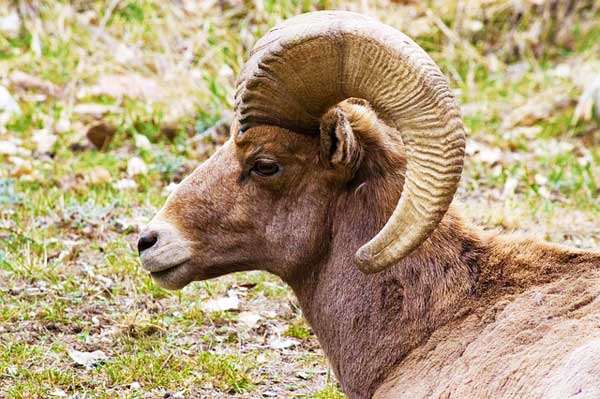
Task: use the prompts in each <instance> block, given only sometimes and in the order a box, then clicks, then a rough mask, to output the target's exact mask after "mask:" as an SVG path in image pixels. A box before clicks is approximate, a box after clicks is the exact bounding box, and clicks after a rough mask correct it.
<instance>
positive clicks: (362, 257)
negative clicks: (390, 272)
mask: <svg viewBox="0 0 600 399" xmlns="http://www.w3.org/2000/svg"><path fill="white" fill-rule="evenodd" d="M354 263H356V266H358V269H359V270H360V271H361V272H363V273H364V274H374V273H378V272H380V271H382V270H383V269H385V268H386V266H387V264H379V262H377V261H376V260H375V257H374V256H373V255H371V251H369V248H368V246H367V245H364V246H362V247H360V248H359V249H358V251H356V254H355V255H354Z"/></svg>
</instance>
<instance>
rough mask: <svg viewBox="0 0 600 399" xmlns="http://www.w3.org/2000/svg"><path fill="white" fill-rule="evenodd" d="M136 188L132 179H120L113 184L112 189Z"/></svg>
mask: <svg viewBox="0 0 600 399" xmlns="http://www.w3.org/2000/svg"><path fill="white" fill-rule="evenodd" d="M137 186H138V185H137V183H136V182H135V180H132V179H121V180H119V181H117V182H115V183H113V187H114V188H115V189H117V190H135V189H136V188H137Z"/></svg>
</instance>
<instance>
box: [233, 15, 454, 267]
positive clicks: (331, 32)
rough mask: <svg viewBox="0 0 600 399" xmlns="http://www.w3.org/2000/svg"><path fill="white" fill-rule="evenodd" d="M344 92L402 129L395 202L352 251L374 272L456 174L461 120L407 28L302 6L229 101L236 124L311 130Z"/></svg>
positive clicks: (409, 239)
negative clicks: (403, 159)
mask: <svg viewBox="0 0 600 399" xmlns="http://www.w3.org/2000/svg"><path fill="white" fill-rule="evenodd" d="M349 97H358V98H363V99H365V100H367V101H368V102H369V103H370V104H371V106H372V107H373V109H374V110H375V112H376V113H377V115H378V116H379V117H380V118H382V119H383V120H384V121H386V123H388V124H389V125H390V126H393V127H394V128H396V129H397V130H398V131H399V132H400V134H401V136H402V140H403V141H404V144H405V147H406V153H407V172H406V183H405V185H404V189H403V191H402V195H401V197H400V200H399V201H398V204H397V205H396V209H395V210H394V212H393V214H392V215H391V217H390V219H389V220H388V221H387V223H386V225H385V226H384V227H383V229H382V230H381V231H380V232H379V233H378V234H377V235H376V236H375V237H374V238H372V239H371V240H370V241H369V242H368V243H366V244H365V245H364V246H362V247H361V248H360V249H359V250H358V251H357V253H356V255H355V261H356V262H357V264H358V266H359V268H360V269H361V270H362V271H363V272H365V273H374V272H378V271H380V270H383V269H384V268H385V267H387V266H391V265H392V264H394V263H396V262H397V261H398V260H400V259H402V258H403V257H405V256H407V255H408V254H409V253H411V252H412V251H413V250H414V249H416V248H417V247H418V246H419V245H420V244H421V243H422V242H423V241H425V240H426V239H427V237H428V236H429V235H430V234H431V233H432V231H433V230H434V229H435V228H436V227H437V225H438V224H439V222H440V221H441V219H442V217H443V216H444V214H445V213H446V211H447V209H448V206H449V205H450V202H451V201H452V197H453V196H454V193H455V191H456V188H457V186H458V182H459V180H460V175H461V172H462V167H463V158H464V146H465V134H464V127H463V124H462V119H461V116H460V111H459V107H458V104H457V101H456V99H455V97H454V95H453V93H452V91H451V90H450V88H449V85H448V82H447V80H446V78H445V77H444V76H443V75H442V73H441V71H440V70H439V68H438V67H437V65H436V64H435V63H434V62H433V61H432V60H431V58H429V56H428V55H427V54H426V53H425V52H424V51H423V49H421V48H420V47H419V46H418V45H417V44H416V43H415V42H413V41H412V40H411V39H409V38H408V37H407V36H405V35H404V34H402V33H401V32H399V31H397V30H396V29H394V28H392V27H390V26H387V25H384V24H382V23H380V22H378V21H375V20H373V19H371V18H368V17H365V16H363V15H360V14H356V13H352V12H345V11H335V12H331V11H320V12H313V13H308V14H303V15H299V16H297V17H294V18H291V19H289V20H287V21H284V22H283V23H281V24H280V25H278V26H276V27H275V28H273V29H271V30H270V31H269V32H268V33H267V34H266V35H265V36H264V37H263V38H262V39H261V40H259V41H258V43H257V44H256V46H255V47H254V49H253V51H252V53H251V55H250V59H249V60H248V62H247V63H246V65H245V66H244V68H243V70H242V73H241V76H240V79H239V81H238V87H237V91H236V95H235V109H236V116H237V119H238V121H239V122H240V125H241V129H242V130H245V129H248V128H250V127H253V126H257V125H277V126H282V127H285V128H288V129H290V130H295V131H300V132H315V131H318V128H319V121H320V117H321V116H322V115H323V113H324V112H325V111H327V109H329V108H330V107H331V106H333V105H335V104H337V103H339V102H340V101H343V100H345V99H346V98H349Z"/></svg>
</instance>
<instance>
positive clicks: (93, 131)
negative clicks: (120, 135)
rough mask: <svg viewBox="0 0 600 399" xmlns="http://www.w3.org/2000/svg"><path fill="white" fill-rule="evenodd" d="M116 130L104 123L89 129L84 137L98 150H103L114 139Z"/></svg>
mask: <svg viewBox="0 0 600 399" xmlns="http://www.w3.org/2000/svg"><path fill="white" fill-rule="evenodd" d="M116 131H117V129H115V128H114V127H113V126H110V125H108V124H106V123H104V122H103V123H99V124H97V125H94V126H92V127H90V128H89V129H88V131H87V133H86V137H87V138H88V140H89V141H91V142H92V144H94V147H96V148H97V149H99V150H105V149H106V148H107V147H108V144H109V143H110V142H111V140H112V138H113V137H114V135H115V133H116Z"/></svg>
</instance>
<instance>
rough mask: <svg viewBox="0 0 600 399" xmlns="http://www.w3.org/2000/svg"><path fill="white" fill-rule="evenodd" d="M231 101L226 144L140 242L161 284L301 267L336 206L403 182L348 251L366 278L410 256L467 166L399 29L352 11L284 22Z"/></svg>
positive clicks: (438, 93) (442, 95)
mask: <svg viewBox="0 0 600 399" xmlns="http://www.w3.org/2000/svg"><path fill="white" fill-rule="evenodd" d="M235 98H236V102H235V111H236V120H235V121H234V123H233V125H232V131H231V138H230V140H229V141H228V142H227V143H226V144H225V145H224V146H223V147H222V148H221V149H219V150H218V151H217V152H216V153H215V154H214V155H213V156H212V157H211V158H210V159H209V160H207V161H206V162H205V163H203V164H202V165H201V166H200V167H198V169H196V170H195V171H194V172H193V173H192V174H191V175H190V176H188V177H187V178H186V179H185V180H184V181H183V182H182V183H181V184H180V185H179V187H178V188H177V189H176V190H175V191H174V192H173V193H172V194H171V196H170V197H169V199H168V200H167V202H166V204H165V205H164V207H163V208H162V210H161V211H160V212H159V213H158V214H157V215H156V217H155V218H154V219H153V220H152V222H151V223H150V224H149V225H148V227H147V228H146V229H145V230H144V232H142V235H141V237H140V240H139V243H138V245H139V250H140V254H141V258H142V262H143V265H144V267H145V268H146V269H148V270H149V271H150V272H151V273H152V276H153V277H154V278H155V279H156V280H157V281H158V282H159V283H160V284H161V285H163V286H164V287H167V288H179V287H182V286H184V285H186V284H187V283H189V282H190V281H192V280H200V279H207V278H210V277H215V276H218V275H222V274H225V273H228V272H232V271H239V270H247V269H266V270H269V271H272V272H274V273H276V274H278V275H280V276H282V277H284V278H285V277H289V276H291V275H293V274H294V273H298V272H299V271H301V270H302V267H303V265H307V264H314V263H315V262H317V261H318V260H319V259H321V257H323V256H324V254H325V252H327V251H328V242H329V239H330V237H331V235H332V234H335V232H334V229H333V225H334V219H335V218H336V217H338V216H337V215H335V214H333V212H332V209H334V206H333V205H334V204H336V205H339V203H340V201H351V200H352V199H353V196H355V195H358V194H357V193H359V192H360V191H361V190H364V191H368V190H367V189H368V186H369V185H370V184H377V180H378V179H381V178H383V177H386V178H389V177H390V176H392V177H393V178H395V179H398V180H403V179H406V181H405V183H404V187H403V191H402V195H401V197H400V199H399V201H398V203H397V205H396V207H395V209H394V210H393V212H392V210H390V212H389V213H390V214H391V216H390V217H389V220H387V223H385V226H384V227H383V228H382V229H381V231H380V232H379V233H378V234H377V235H376V236H375V237H372V238H371V239H370V240H369V241H368V242H366V243H361V244H364V245H362V246H361V247H360V248H356V249H357V252H356V255H355V261H356V264H357V265H358V267H359V268H360V269H361V270H362V271H363V272H365V273H374V272H377V271H380V270H382V269H384V268H386V267H388V266H390V265H393V264H394V263H396V262H397V261H398V260H400V259H402V258H403V257H405V256H406V255H407V254H409V253H410V252H412V251H413V250H414V249H415V248H416V247H418V246H419V245H420V244H421V243H422V242H423V241H424V240H425V239H426V238H427V237H428V236H429V235H430V234H431V232H432V231H433V230H434V229H435V228H436V226H437V225H438V223H439V222H440V220H441V219H442V217H443V215H444V214H445V212H446V210H447V209H448V206H449V204H450V202H451V200H452V197H453V195H454V192H455V190H456V187H457V184H458V181H459V179H460V174H461V171H462V165H463V154H464V130H463V125H462V122H461V118H460V113H459V109H458V106H457V103H456V101H455V98H454V96H453V94H452V92H451V90H450V89H449V87H448V83H447V81H446V79H445V78H444V77H443V75H442V74H441V72H440V71H439V69H438V67H437V66H436V65H435V64H434V62H433V61H432V60H431V59H430V58H429V57H428V56H427V55H426V54H425V52H424V51H423V50H422V49H421V48H420V47H419V46H418V45H416V44H415V43H414V42H413V41H412V40H410V39H409V38H408V37H406V36H404V35H403V34H402V33H400V32H398V31H396V30H395V29H393V28H391V27H389V26H386V25H383V24H380V23H378V22H376V21H374V20H372V19H370V18H367V17H364V16H361V15H358V14H354V13H349V12H335V13H331V12H316V13H309V14H304V15H300V16H298V17H295V18H292V19H290V20H287V21H285V22H284V23H282V24H281V25H279V26H277V27H275V28H273V29H272V30H271V31H269V32H268V33H267V34H266V35H265V37H263V38H262V39H261V40H260V41H259V42H258V43H257V44H256V46H255V48H254V50H253V52H252V54H251V56H250V59H249V61H248V62H247V64H246V65H245V67H244V69H243V71H242V74H241V77H240V79H239V82H238V89H237V92H236V96H235ZM404 154H406V159H405V158H404ZM363 202H364V206H367V207H369V206H370V207H377V206H379V205H380V204H381V199H380V198H371V199H369V198H367V199H366V201H365V200H364V199H363ZM355 217H356V219H357V220H356V229H360V226H361V220H360V215H355Z"/></svg>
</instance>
